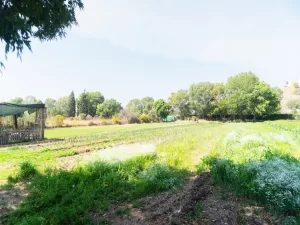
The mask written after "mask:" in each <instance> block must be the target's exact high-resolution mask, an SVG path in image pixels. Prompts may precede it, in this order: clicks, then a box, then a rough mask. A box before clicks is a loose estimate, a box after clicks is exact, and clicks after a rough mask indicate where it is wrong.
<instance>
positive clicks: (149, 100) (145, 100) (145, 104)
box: [141, 96, 154, 114]
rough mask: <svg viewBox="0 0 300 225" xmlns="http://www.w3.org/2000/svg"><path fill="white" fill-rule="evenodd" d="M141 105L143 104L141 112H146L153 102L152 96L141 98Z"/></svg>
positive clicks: (149, 109)
mask: <svg viewBox="0 0 300 225" xmlns="http://www.w3.org/2000/svg"><path fill="white" fill-rule="evenodd" d="M141 102H142V105H143V113H144V114H148V113H149V112H150V111H151V109H152V107H153V104H154V99H153V98H152V97H149V96H146V97H144V98H142V99H141Z"/></svg>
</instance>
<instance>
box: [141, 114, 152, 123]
mask: <svg viewBox="0 0 300 225" xmlns="http://www.w3.org/2000/svg"><path fill="white" fill-rule="evenodd" d="M140 120H141V121H142V123H150V118H149V116H147V115H145V114H142V115H141V116H140Z"/></svg>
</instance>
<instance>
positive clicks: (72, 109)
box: [67, 91, 76, 117]
mask: <svg viewBox="0 0 300 225" xmlns="http://www.w3.org/2000/svg"><path fill="white" fill-rule="evenodd" d="M67 115H68V116H69V117H74V116H75V115H76V101H75V95H74V92H73V91H72V92H71V94H70V95H69V98H68V105H67Z"/></svg>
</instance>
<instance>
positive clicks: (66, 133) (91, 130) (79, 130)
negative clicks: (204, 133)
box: [45, 122, 187, 139]
mask: <svg viewBox="0 0 300 225" xmlns="http://www.w3.org/2000/svg"><path fill="white" fill-rule="evenodd" d="M180 124H182V125H184V124H187V123H184V122H176V123H144V124H130V125H111V126H90V127H89V126H85V127H66V128H54V129H46V130H45V137H46V138H48V139H52V138H65V137H76V136H84V135H92V134H99V133H104V132H120V131H133V130H140V129H151V128H160V127H169V126H178V125H180Z"/></svg>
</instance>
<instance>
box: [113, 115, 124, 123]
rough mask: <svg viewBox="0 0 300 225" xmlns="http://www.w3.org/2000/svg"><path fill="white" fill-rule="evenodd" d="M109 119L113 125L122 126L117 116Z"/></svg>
mask: <svg viewBox="0 0 300 225" xmlns="http://www.w3.org/2000/svg"><path fill="white" fill-rule="evenodd" d="M111 119H112V121H113V123H114V124H122V123H121V120H120V117H119V116H112V118H111Z"/></svg>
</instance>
